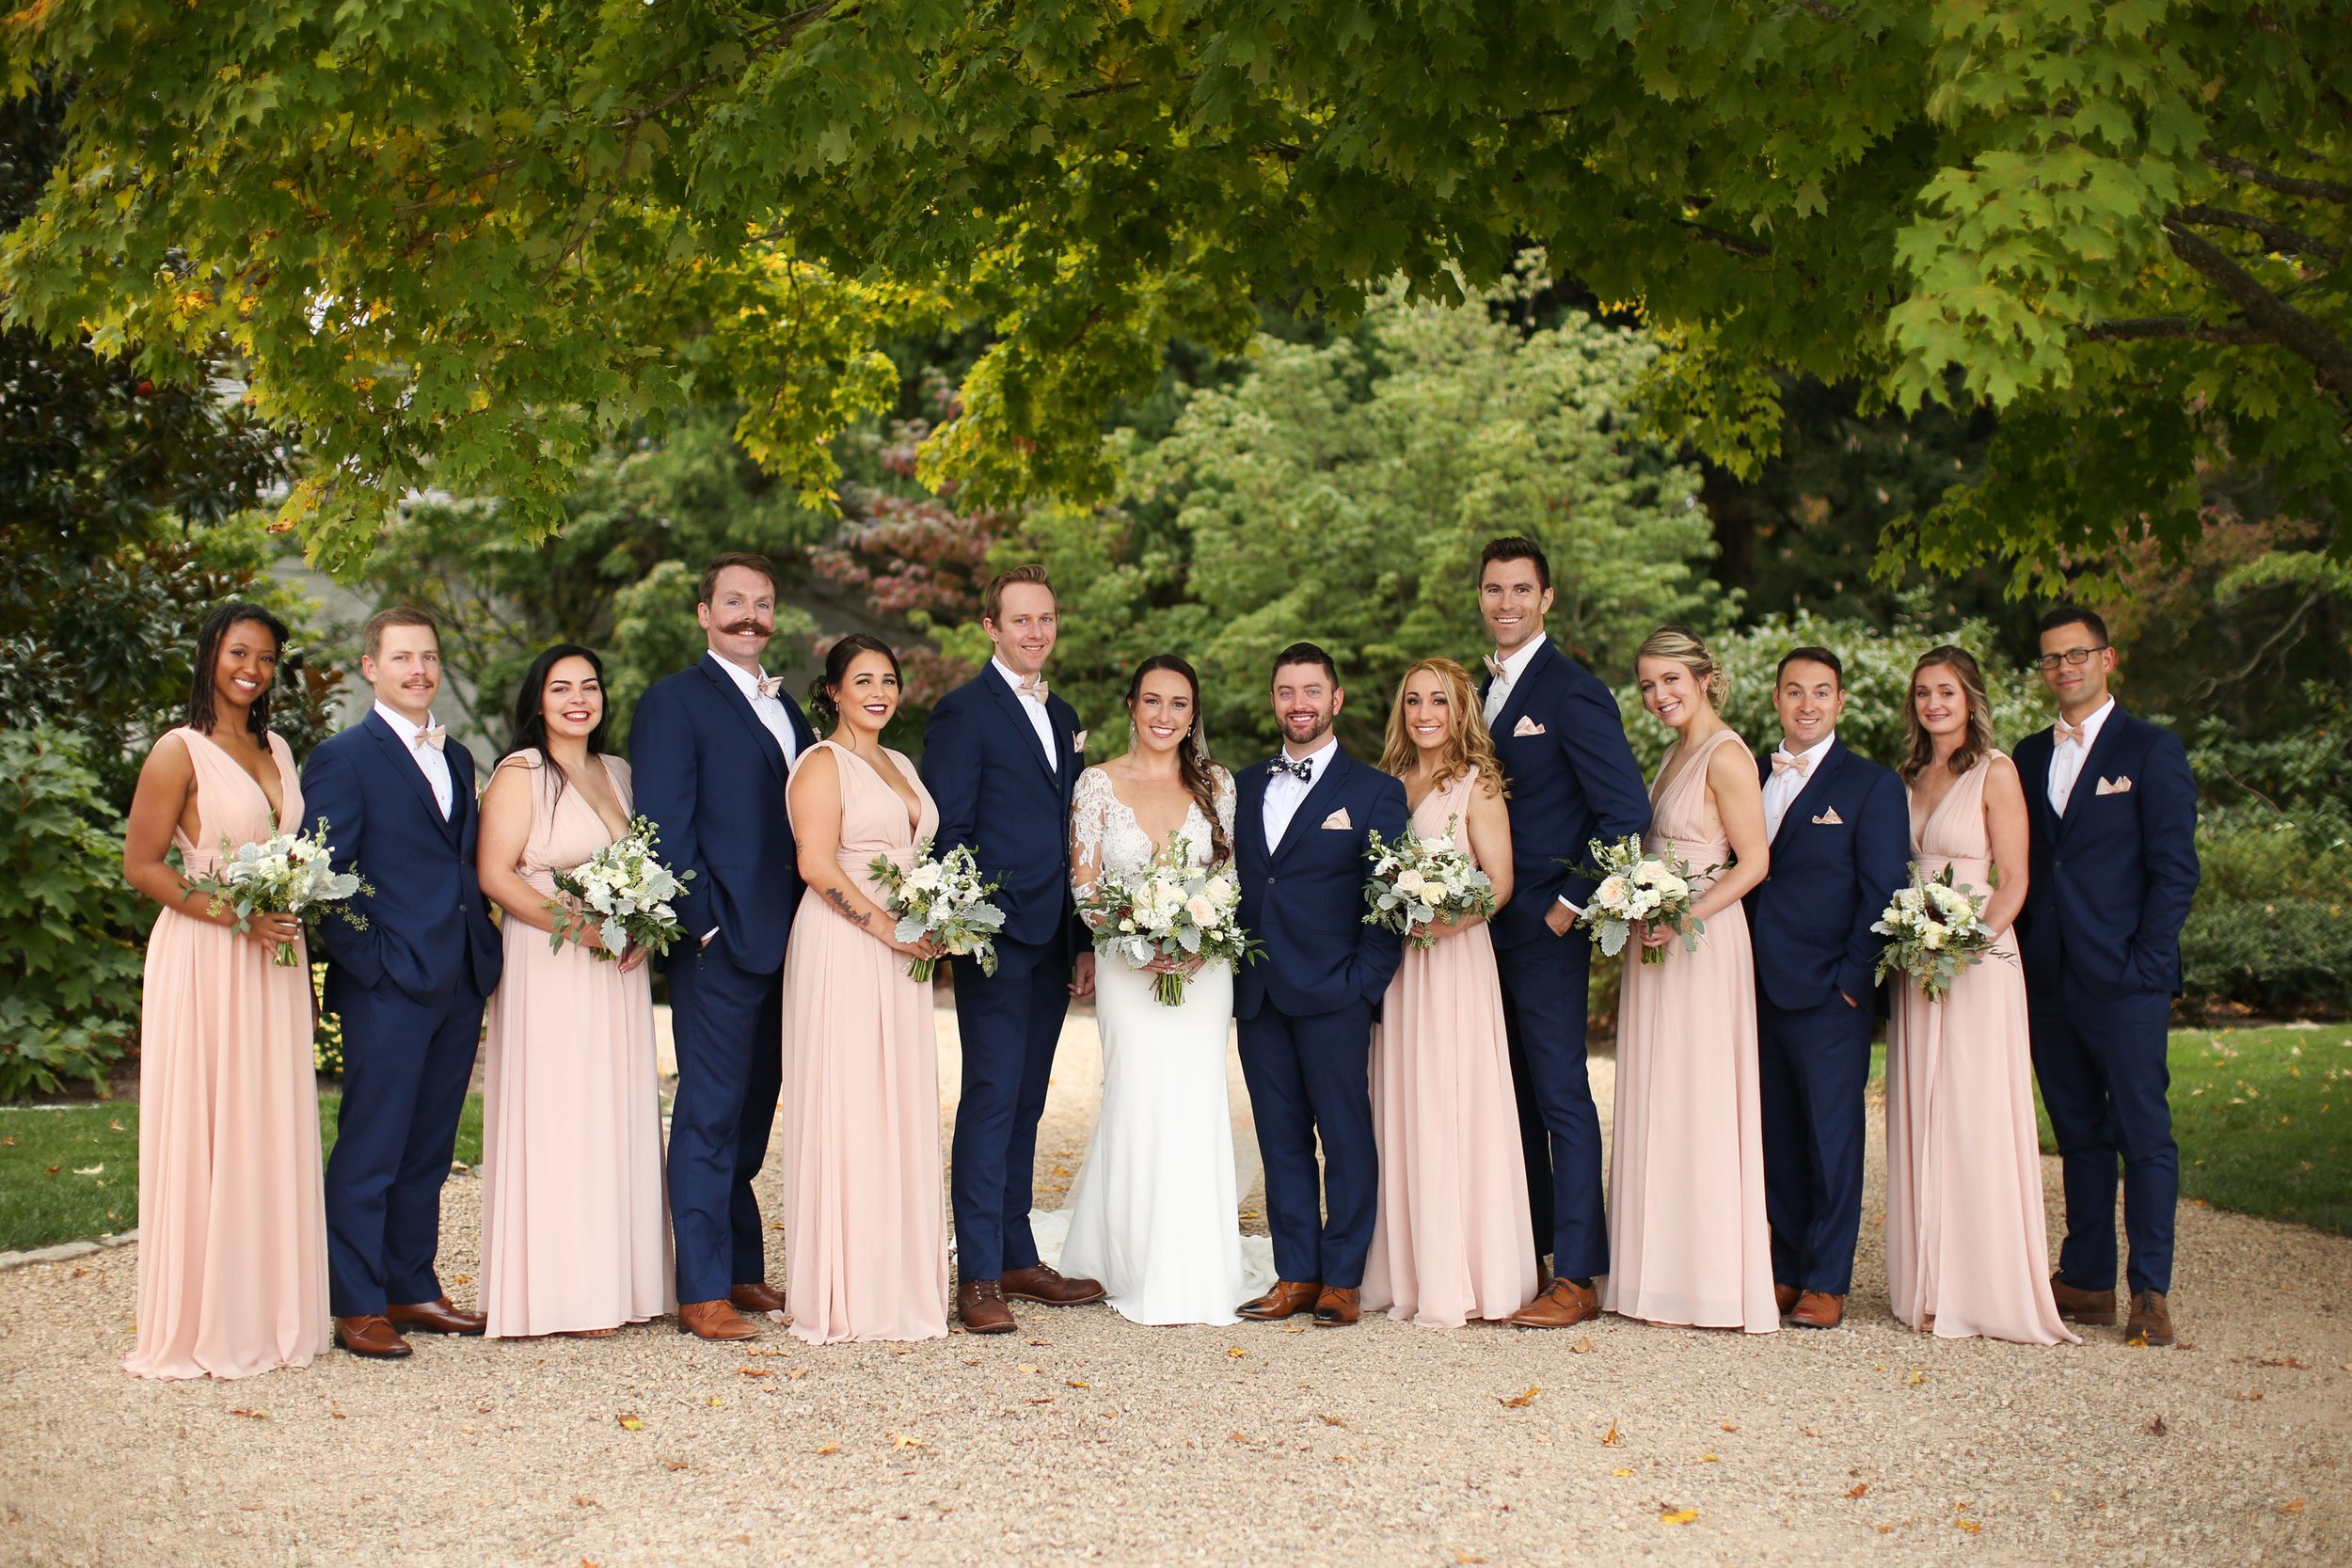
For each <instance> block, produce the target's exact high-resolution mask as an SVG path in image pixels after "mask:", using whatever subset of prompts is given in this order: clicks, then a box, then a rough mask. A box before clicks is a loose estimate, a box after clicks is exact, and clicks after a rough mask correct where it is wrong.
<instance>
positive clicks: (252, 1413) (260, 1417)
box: [229, 1409, 269, 1421]
mask: <svg viewBox="0 0 2352 1568" xmlns="http://www.w3.org/2000/svg"><path fill="white" fill-rule="evenodd" d="M229 1414H230V1415H231V1416H243V1417H244V1418H246V1420H248V1421H266V1420H268V1419H269V1412H268V1411H266V1410H244V1409H238V1410H231V1411H230V1412H229Z"/></svg>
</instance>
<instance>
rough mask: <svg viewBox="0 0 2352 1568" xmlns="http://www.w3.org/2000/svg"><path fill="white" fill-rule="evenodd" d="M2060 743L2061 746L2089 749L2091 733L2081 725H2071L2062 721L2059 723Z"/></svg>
mask: <svg viewBox="0 0 2352 1568" xmlns="http://www.w3.org/2000/svg"><path fill="white" fill-rule="evenodd" d="M2058 744H2059V745H2061V746H2083V747H2088V746H2089V745H2090V731H2089V730H2088V729H2086V728H2084V726H2082V725H2080V724H2070V723H2068V722H2067V721H2065V720H2063V719H2061V720H2059V721H2058Z"/></svg>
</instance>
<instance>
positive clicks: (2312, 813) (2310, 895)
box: [2181, 800, 2352, 1016]
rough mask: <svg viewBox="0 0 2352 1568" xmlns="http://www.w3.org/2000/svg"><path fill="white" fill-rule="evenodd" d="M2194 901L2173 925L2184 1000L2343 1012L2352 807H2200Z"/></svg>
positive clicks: (2350, 976) (2351, 972)
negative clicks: (2179, 925) (2177, 928)
mask: <svg viewBox="0 0 2352 1568" xmlns="http://www.w3.org/2000/svg"><path fill="white" fill-rule="evenodd" d="M2197 852H2198V858H2199V861H2200V863H2201V877H2200V879H2199V881H2198V887H2197V903H2196V906H2195V908H2194V909H2193V910H2192V911H2190V913H2189V917H2188V924H2187V925H2186V926H2185V927H2184V928H2183V929H2182V932H2181V969H2182V990H2183V993H2184V997H2185V1001H2186V1002H2187V1003H2188V1004H2189V1005H2190V1006H2193V1007H2198V1008H2202V1009H2205V1010H2237V1011H2253V1012H2259V1013H2268V1014H2273V1015H2278V1016H2290V1015H2296V1014H2311V1013H2345V1012H2352V917H2348V916H2347V911H2346V909H2345V903H2346V899H2345V896H2344V895H2345V890H2346V889H2352V811H2347V809H2346V808H2345V806H2344V803H2343V802H2341V801H2332V800H2328V801H2313V802H2312V803H2311V804H2309V805H2308V806H2306V807H2304V808H2303V809H2301V810H2298V811H2295V812H2274V811H2271V810H2269V809H2267V808H2264V807H2233V808H2228V809H2223V810H2217V811H2209V812H2207V813H2206V814H2205V815H2204V816H2203V817H2202V818H2201V820H2200V821H2199V823H2198V825H2197Z"/></svg>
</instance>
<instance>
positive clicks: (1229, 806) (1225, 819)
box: [1216, 768, 1240, 844]
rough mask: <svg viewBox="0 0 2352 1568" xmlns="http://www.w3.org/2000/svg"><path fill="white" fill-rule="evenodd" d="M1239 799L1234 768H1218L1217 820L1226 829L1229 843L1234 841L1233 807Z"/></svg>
mask: <svg viewBox="0 0 2352 1568" xmlns="http://www.w3.org/2000/svg"><path fill="white" fill-rule="evenodd" d="M1239 799H1240V796H1239V792H1238V791H1236V790H1235V789H1234V788H1233V775H1232V770H1231V769H1230V768H1217V770H1216V822H1217V826H1218V827H1220V828H1223V829H1224V830H1225V842H1226V843H1228V844H1231V843H1232V842H1233V808H1234V804H1235V802H1236V801H1237V800H1239Z"/></svg>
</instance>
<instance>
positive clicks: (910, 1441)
mask: <svg viewBox="0 0 2352 1568" xmlns="http://www.w3.org/2000/svg"><path fill="white" fill-rule="evenodd" d="M890 1446H891V1447H892V1448H894V1449H927V1448H929V1447H930V1444H928V1443H926V1442H924V1441H923V1439H921V1438H920V1437H915V1436H912V1435H910V1434H908V1433H903V1432H894V1433H891V1434H890Z"/></svg>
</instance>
